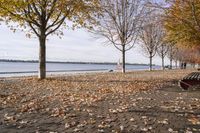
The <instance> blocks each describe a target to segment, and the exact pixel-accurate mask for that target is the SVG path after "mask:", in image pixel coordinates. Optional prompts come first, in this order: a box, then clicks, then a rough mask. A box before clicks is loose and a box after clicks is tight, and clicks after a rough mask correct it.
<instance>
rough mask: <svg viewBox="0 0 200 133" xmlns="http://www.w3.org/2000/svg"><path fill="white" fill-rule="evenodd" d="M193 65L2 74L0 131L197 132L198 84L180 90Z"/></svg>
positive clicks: (199, 127)
mask: <svg viewBox="0 0 200 133" xmlns="http://www.w3.org/2000/svg"><path fill="white" fill-rule="evenodd" d="M192 71H193V70H170V71H165V72H163V71H153V72H148V71H146V72H145V71H139V72H128V73H127V74H125V75H123V74H120V73H96V74H84V75H73V76H63V75H62V76H54V77H50V78H48V79H46V80H38V79H37V78H36V77H22V78H1V79H0V132H1V133H7V132H9V133H18V132H19V133H21V132H23V133H24V132H28V133H40V132H41V133H43V132H45V133H56V132H58V133H62V132H66V133H73V132H75V133H76V132H79V133H112V132H113V133H140V132H152V133H165V132H166V133H168V132H171V133H179V132H180V133H193V132H197V133H199V132H200V89H195V90H193V89H190V90H188V91H183V90H182V89H180V88H179V86H178V80H180V79H181V78H182V77H183V76H185V75H186V74H188V73H190V72H192Z"/></svg>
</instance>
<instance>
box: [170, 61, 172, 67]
mask: <svg viewBox="0 0 200 133" xmlns="http://www.w3.org/2000/svg"><path fill="white" fill-rule="evenodd" d="M170 69H172V59H170Z"/></svg>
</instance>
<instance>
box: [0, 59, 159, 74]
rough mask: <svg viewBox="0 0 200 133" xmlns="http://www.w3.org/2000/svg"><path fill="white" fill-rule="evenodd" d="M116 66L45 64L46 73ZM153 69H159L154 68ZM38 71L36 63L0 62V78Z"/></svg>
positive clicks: (145, 68) (136, 68) (132, 66)
mask: <svg viewBox="0 0 200 133" xmlns="http://www.w3.org/2000/svg"><path fill="white" fill-rule="evenodd" d="M116 68H117V65H105V64H78V63H77V64H71V63H47V73H48V72H49V73H54V72H83V71H84V72H87V71H109V70H116ZM126 69H127V70H147V69H148V66H142V65H126ZM154 69H160V67H159V66H154ZM37 71H38V63H28V62H0V77H4V76H11V75H17V74H20V75H21V74H28V75H33V74H34V73H37Z"/></svg>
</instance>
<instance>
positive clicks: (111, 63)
mask: <svg viewBox="0 0 200 133" xmlns="http://www.w3.org/2000/svg"><path fill="white" fill-rule="evenodd" d="M0 62H20V63H23V62H24V63H38V60H10V59H0ZM46 63H60V64H97V65H101V64H102V65H116V64H117V62H77V61H75V62H73V61H47V62H46ZM126 65H139V66H148V65H149V64H143V63H126ZM153 65H154V66H155V64H153Z"/></svg>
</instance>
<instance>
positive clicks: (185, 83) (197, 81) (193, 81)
mask: <svg viewBox="0 0 200 133" xmlns="http://www.w3.org/2000/svg"><path fill="white" fill-rule="evenodd" d="M179 85H180V86H181V88H183V89H184V90H187V89H188V88H189V87H192V86H196V85H200V72H192V73H190V74H188V75H186V76H185V77H184V78H183V79H182V80H180V81H179Z"/></svg>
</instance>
